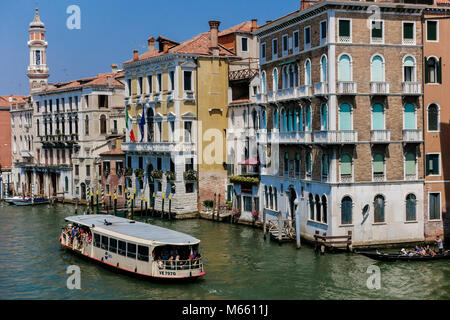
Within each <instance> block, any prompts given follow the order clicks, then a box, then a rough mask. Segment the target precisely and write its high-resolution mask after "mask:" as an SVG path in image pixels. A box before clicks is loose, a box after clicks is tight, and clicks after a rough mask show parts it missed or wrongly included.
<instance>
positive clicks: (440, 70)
mask: <svg viewBox="0 0 450 320" xmlns="http://www.w3.org/2000/svg"><path fill="white" fill-rule="evenodd" d="M437 82H438V83H442V58H439V63H438V65H437Z"/></svg>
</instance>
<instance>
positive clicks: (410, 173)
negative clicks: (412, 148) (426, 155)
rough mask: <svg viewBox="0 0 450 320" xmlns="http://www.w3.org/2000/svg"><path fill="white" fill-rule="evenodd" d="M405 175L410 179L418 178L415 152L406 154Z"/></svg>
mask: <svg viewBox="0 0 450 320" xmlns="http://www.w3.org/2000/svg"><path fill="white" fill-rule="evenodd" d="M405 175H406V178H407V179H408V177H411V178H415V177H416V155H415V154H414V153H413V152H407V153H406V154H405Z"/></svg>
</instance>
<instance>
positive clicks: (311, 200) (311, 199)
mask: <svg viewBox="0 0 450 320" xmlns="http://www.w3.org/2000/svg"><path fill="white" fill-rule="evenodd" d="M308 201H309V219H310V220H314V197H313V195H312V193H310V194H309V199H308Z"/></svg>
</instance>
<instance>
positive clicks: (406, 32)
mask: <svg viewBox="0 0 450 320" xmlns="http://www.w3.org/2000/svg"><path fill="white" fill-rule="evenodd" d="M413 27H414V24H413V23H405V24H404V25H403V39H414V33H413V30H414V28H413Z"/></svg>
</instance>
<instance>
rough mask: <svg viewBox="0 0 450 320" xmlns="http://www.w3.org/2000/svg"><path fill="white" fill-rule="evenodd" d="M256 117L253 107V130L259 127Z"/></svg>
mask: <svg viewBox="0 0 450 320" xmlns="http://www.w3.org/2000/svg"><path fill="white" fill-rule="evenodd" d="M257 120H258V117H257V114H256V110H255V109H253V110H252V125H253V128H254V129H255V130H258V129H259V128H258V121H257Z"/></svg>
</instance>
